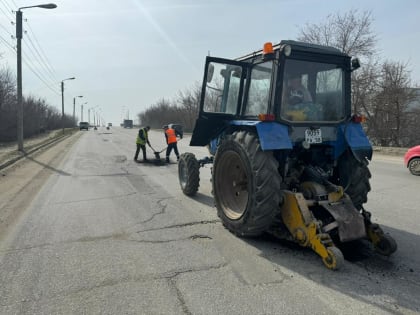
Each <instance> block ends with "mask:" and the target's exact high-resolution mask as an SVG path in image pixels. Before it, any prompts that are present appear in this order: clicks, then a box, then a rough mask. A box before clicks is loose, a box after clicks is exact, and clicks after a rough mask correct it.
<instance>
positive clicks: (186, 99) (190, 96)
mask: <svg viewBox="0 0 420 315" xmlns="http://www.w3.org/2000/svg"><path fill="white" fill-rule="evenodd" d="M200 98H201V85H200V84H199V83H198V82H196V83H195V84H194V86H193V87H191V88H190V89H186V90H185V91H184V92H182V91H180V92H179V93H178V99H177V101H178V104H179V107H180V111H181V113H182V121H181V122H182V124H183V125H184V127H185V130H187V131H192V130H193V128H194V124H195V120H196V118H197V117H198V110H199V107H200Z"/></svg>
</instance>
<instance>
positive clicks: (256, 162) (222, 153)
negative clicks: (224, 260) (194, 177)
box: [212, 131, 281, 236]
mask: <svg viewBox="0 0 420 315" xmlns="http://www.w3.org/2000/svg"><path fill="white" fill-rule="evenodd" d="M277 168H278V162H277V161H276V159H275V158H274V157H273V154H272V152H263V151H262V150H261V146H260V143H259V140H258V138H257V136H256V135H255V134H254V133H251V132H247V131H238V132H234V133H233V134H232V135H228V136H227V137H226V139H224V140H223V141H222V143H221V144H220V146H219V148H218V150H217V153H216V156H215V159H214V164H213V172H212V176H213V178H212V183H213V194H214V200H215V203H216V207H217V213H218V216H219V217H220V218H221V220H222V222H223V225H224V226H225V227H226V228H227V229H229V230H230V231H231V232H232V233H234V234H236V235H239V236H257V235H260V234H261V233H263V232H264V231H267V230H268V229H269V227H270V226H271V225H273V223H274V218H275V216H276V214H278V213H279V211H280V208H279V204H280V201H281V197H280V196H281V195H280V183H281V176H280V174H279V173H278V170H277Z"/></svg>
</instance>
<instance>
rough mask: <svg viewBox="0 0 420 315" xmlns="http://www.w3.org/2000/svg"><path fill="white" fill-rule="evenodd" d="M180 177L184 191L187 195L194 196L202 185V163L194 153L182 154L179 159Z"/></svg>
mask: <svg viewBox="0 0 420 315" xmlns="http://www.w3.org/2000/svg"><path fill="white" fill-rule="evenodd" d="M178 177H179V184H180V185H181V189H182V192H183V193H184V194H185V195H187V196H194V195H195V194H196V193H197V191H198V187H199V186H200V165H199V164H198V161H197V159H196V158H195V155H194V154H192V153H183V154H181V156H180V157H179V161H178Z"/></svg>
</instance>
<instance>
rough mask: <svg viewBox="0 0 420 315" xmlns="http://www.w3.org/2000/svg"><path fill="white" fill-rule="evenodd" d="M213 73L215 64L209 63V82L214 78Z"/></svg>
mask: <svg viewBox="0 0 420 315" xmlns="http://www.w3.org/2000/svg"><path fill="white" fill-rule="evenodd" d="M213 73H214V65H213V64H211V63H209V65H208V67H207V78H206V80H207V83H209V82H211V80H212V79H213Z"/></svg>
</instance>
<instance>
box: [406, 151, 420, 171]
mask: <svg viewBox="0 0 420 315" xmlns="http://www.w3.org/2000/svg"><path fill="white" fill-rule="evenodd" d="M404 165H405V166H407V167H408V169H409V170H410V172H411V174H413V175H417V176H420V145H417V146H415V147H412V148H410V149H408V151H407V152H406V153H405V155H404Z"/></svg>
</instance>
